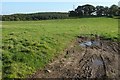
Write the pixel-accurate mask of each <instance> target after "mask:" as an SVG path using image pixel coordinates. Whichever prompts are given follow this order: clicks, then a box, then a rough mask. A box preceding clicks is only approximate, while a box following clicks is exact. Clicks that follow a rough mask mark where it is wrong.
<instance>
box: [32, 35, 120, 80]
mask: <svg viewBox="0 0 120 80" xmlns="http://www.w3.org/2000/svg"><path fill="white" fill-rule="evenodd" d="M87 42H88V43H89V42H93V43H94V42H96V44H90V43H89V44H87ZM118 51H119V47H118V42H113V41H110V40H104V39H102V38H100V37H94V38H91V37H83V36H79V37H78V38H77V39H76V41H75V43H74V44H73V45H71V46H70V47H69V48H68V49H67V50H66V54H64V55H62V56H60V57H59V58H57V59H56V60H55V61H53V62H52V63H50V64H48V65H47V66H46V67H45V68H44V69H43V70H38V71H37V72H36V73H35V74H33V75H32V76H31V78H84V79H87V78H103V79H106V78H107V79H108V78H109V79H112V80H114V79H115V80H116V79H117V78H118V79H119V69H118V66H119V65H118V62H119V60H118V56H119V54H118Z"/></svg>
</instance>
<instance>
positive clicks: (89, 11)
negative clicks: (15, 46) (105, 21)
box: [69, 4, 120, 17]
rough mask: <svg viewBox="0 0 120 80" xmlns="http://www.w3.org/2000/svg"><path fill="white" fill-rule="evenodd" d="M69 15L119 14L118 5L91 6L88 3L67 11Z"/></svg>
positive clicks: (99, 15) (110, 15)
mask: <svg viewBox="0 0 120 80" xmlns="http://www.w3.org/2000/svg"><path fill="white" fill-rule="evenodd" d="M69 16H70V17H87V16H98V17H101V16H107V17H113V16H120V7H118V6H117V5H112V6H110V7H107V6H105V7H104V6H96V7H95V6H93V5H90V4H86V5H82V6H78V7H77V8H76V9H75V10H72V11H69Z"/></svg>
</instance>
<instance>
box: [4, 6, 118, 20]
mask: <svg viewBox="0 0 120 80" xmlns="http://www.w3.org/2000/svg"><path fill="white" fill-rule="evenodd" d="M93 16H96V17H102V16H106V17H113V16H120V7H119V6H117V5H112V6H110V7H107V6H105V7H104V6H93V5H90V4H86V5H82V6H78V7H77V8H76V9H75V10H72V11H69V12H68V13H62V12H44V13H32V14H12V15H2V21H31V20H48V19H66V18H71V17H93ZM118 18H120V17H118Z"/></svg>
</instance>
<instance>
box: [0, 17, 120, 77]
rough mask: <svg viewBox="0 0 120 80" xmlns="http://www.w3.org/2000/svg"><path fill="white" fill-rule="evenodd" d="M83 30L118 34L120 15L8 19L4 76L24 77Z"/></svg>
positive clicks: (83, 31) (5, 37)
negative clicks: (26, 19)
mask: <svg viewBox="0 0 120 80" xmlns="http://www.w3.org/2000/svg"><path fill="white" fill-rule="evenodd" d="M81 34H99V35H101V36H104V37H106V38H111V39H114V38H118V36H117V35H118V19H112V18H82V19H61V20H45V21H9V22H7V21H5V22H3V28H2V35H3V37H2V43H3V44H2V56H3V57H2V58H3V75H4V76H3V77H6V78H22V77H23V78H24V77H26V76H27V75H29V74H32V73H33V72H34V71H36V70H37V69H40V68H42V67H44V66H45V64H47V63H48V62H49V61H50V60H51V59H52V58H53V57H55V56H58V54H60V52H62V51H63V49H64V48H65V47H66V46H67V45H68V44H69V43H70V41H72V40H74V39H75V37H76V36H78V35H81Z"/></svg>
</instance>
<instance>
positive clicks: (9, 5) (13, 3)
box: [0, 0, 119, 14]
mask: <svg viewBox="0 0 120 80" xmlns="http://www.w3.org/2000/svg"><path fill="white" fill-rule="evenodd" d="M118 2H119V0H84V1H83V0H82V1H81V0H2V5H1V4H0V6H2V11H1V13H0V14H15V13H34V12H68V11H70V10H73V8H76V7H77V6H78V5H84V4H91V5H94V6H97V5H102V6H111V5H112V4H116V5H118ZM73 5H74V7H73ZM0 10H1V9H0Z"/></svg>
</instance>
